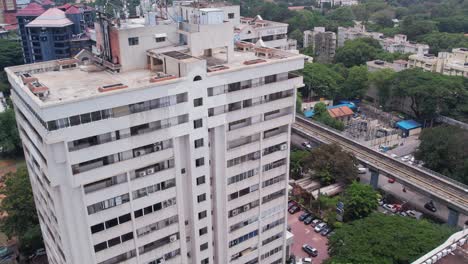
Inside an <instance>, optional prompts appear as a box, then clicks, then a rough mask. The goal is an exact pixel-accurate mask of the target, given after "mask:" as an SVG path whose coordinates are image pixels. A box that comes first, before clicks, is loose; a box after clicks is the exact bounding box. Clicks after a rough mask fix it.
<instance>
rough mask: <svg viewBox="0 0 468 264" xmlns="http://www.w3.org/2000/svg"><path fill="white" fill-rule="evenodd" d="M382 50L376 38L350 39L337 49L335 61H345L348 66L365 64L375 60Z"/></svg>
mask: <svg viewBox="0 0 468 264" xmlns="http://www.w3.org/2000/svg"><path fill="white" fill-rule="evenodd" d="M380 50H381V47H380V45H379V43H378V42H377V40H374V39H366V38H362V39H354V40H348V41H346V42H345V44H344V46H343V47H341V48H338V49H337V50H336V56H335V62H337V63H343V64H344V65H345V66H346V67H352V66H356V65H363V64H365V63H366V62H367V61H370V60H374V59H375V58H376V56H377V53H378V52H379V51H380Z"/></svg>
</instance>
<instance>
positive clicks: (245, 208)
mask: <svg viewBox="0 0 468 264" xmlns="http://www.w3.org/2000/svg"><path fill="white" fill-rule="evenodd" d="M249 209H250V204H246V205H244V212H245V211H248V210H249Z"/></svg>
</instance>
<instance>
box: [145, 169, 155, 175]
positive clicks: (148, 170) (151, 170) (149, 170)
mask: <svg viewBox="0 0 468 264" xmlns="http://www.w3.org/2000/svg"><path fill="white" fill-rule="evenodd" d="M153 173H154V168H149V169H147V170H146V174H148V175H149V174H153Z"/></svg>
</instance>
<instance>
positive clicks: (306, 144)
mask: <svg viewBox="0 0 468 264" xmlns="http://www.w3.org/2000/svg"><path fill="white" fill-rule="evenodd" d="M302 146H304V147H305V148H306V149H312V144H310V142H309V141H306V142H302Z"/></svg>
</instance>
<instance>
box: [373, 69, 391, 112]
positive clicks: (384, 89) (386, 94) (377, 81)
mask: <svg viewBox="0 0 468 264" xmlns="http://www.w3.org/2000/svg"><path fill="white" fill-rule="evenodd" d="M394 78H395V72H394V71H393V70H392V69H383V70H380V71H376V72H371V73H369V86H371V88H374V89H376V90H377V96H378V98H379V104H381V105H383V106H385V105H386V104H387V103H388V102H389V100H390V98H391V97H392V86H393V79H394Z"/></svg>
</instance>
